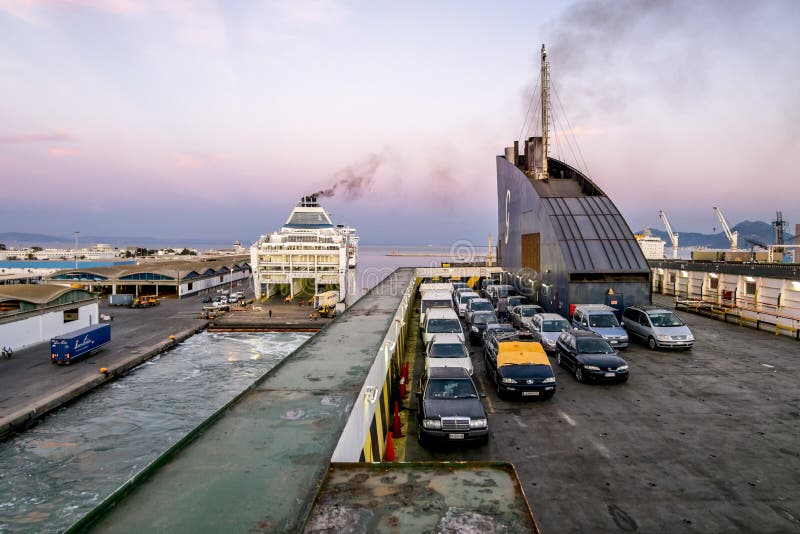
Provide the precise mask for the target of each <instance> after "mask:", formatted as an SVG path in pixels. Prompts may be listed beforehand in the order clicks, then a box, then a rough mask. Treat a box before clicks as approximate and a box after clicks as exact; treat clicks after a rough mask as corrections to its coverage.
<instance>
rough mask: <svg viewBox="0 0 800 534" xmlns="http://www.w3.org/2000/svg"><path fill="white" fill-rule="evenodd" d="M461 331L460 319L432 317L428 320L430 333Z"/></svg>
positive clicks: (454, 332)
mask: <svg viewBox="0 0 800 534" xmlns="http://www.w3.org/2000/svg"><path fill="white" fill-rule="evenodd" d="M460 332H461V323H459V322H458V319H431V320H429V321H428V333H429V334H456V333H460Z"/></svg>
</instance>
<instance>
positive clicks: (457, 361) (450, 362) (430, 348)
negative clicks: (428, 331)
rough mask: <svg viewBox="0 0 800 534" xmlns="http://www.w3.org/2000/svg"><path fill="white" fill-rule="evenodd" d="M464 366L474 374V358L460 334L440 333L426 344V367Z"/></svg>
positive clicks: (470, 373)
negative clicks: (471, 356)
mask: <svg viewBox="0 0 800 534" xmlns="http://www.w3.org/2000/svg"><path fill="white" fill-rule="evenodd" d="M431 367H463V368H464V369H466V370H467V372H468V373H469V375H470V376H472V373H473V368H472V359H471V358H470V355H469V350H468V349H467V347H466V346H465V345H464V340H463V339H461V338H460V337H459V336H458V334H438V335H435V336H433V339H431V340H430V341H429V342H428V344H427V345H426V346H425V369H430V368H431Z"/></svg>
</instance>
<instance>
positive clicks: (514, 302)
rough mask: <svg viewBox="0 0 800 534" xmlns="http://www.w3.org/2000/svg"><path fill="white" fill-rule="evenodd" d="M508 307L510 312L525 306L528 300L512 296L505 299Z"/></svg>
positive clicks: (519, 296) (520, 296)
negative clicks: (512, 309) (516, 307)
mask: <svg viewBox="0 0 800 534" xmlns="http://www.w3.org/2000/svg"><path fill="white" fill-rule="evenodd" d="M505 299H506V305H507V306H508V309H509V310H510V309H511V308H513V307H514V306H522V305H523V304H528V298H527V297H523V296H522V295H512V296H510V297H505Z"/></svg>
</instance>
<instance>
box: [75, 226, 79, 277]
mask: <svg viewBox="0 0 800 534" xmlns="http://www.w3.org/2000/svg"><path fill="white" fill-rule="evenodd" d="M73 233H74V234H75V270H76V271H77V270H78V236H79V235H80V231H79V230H75V232H73Z"/></svg>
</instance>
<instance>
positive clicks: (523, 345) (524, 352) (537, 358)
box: [497, 341, 550, 367]
mask: <svg viewBox="0 0 800 534" xmlns="http://www.w3.org/2000/svg"><path fill="white" fill-rule="evenodd" d="M511 364H547V365H550V360H548V359H547V353H546V352H545V351H544V349H543V348H542V345H541V344H540V343H536V342H530V341H502V342H500V343H498V344H497V366H498V367H502V366H503V365H511Z"/></svg>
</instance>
